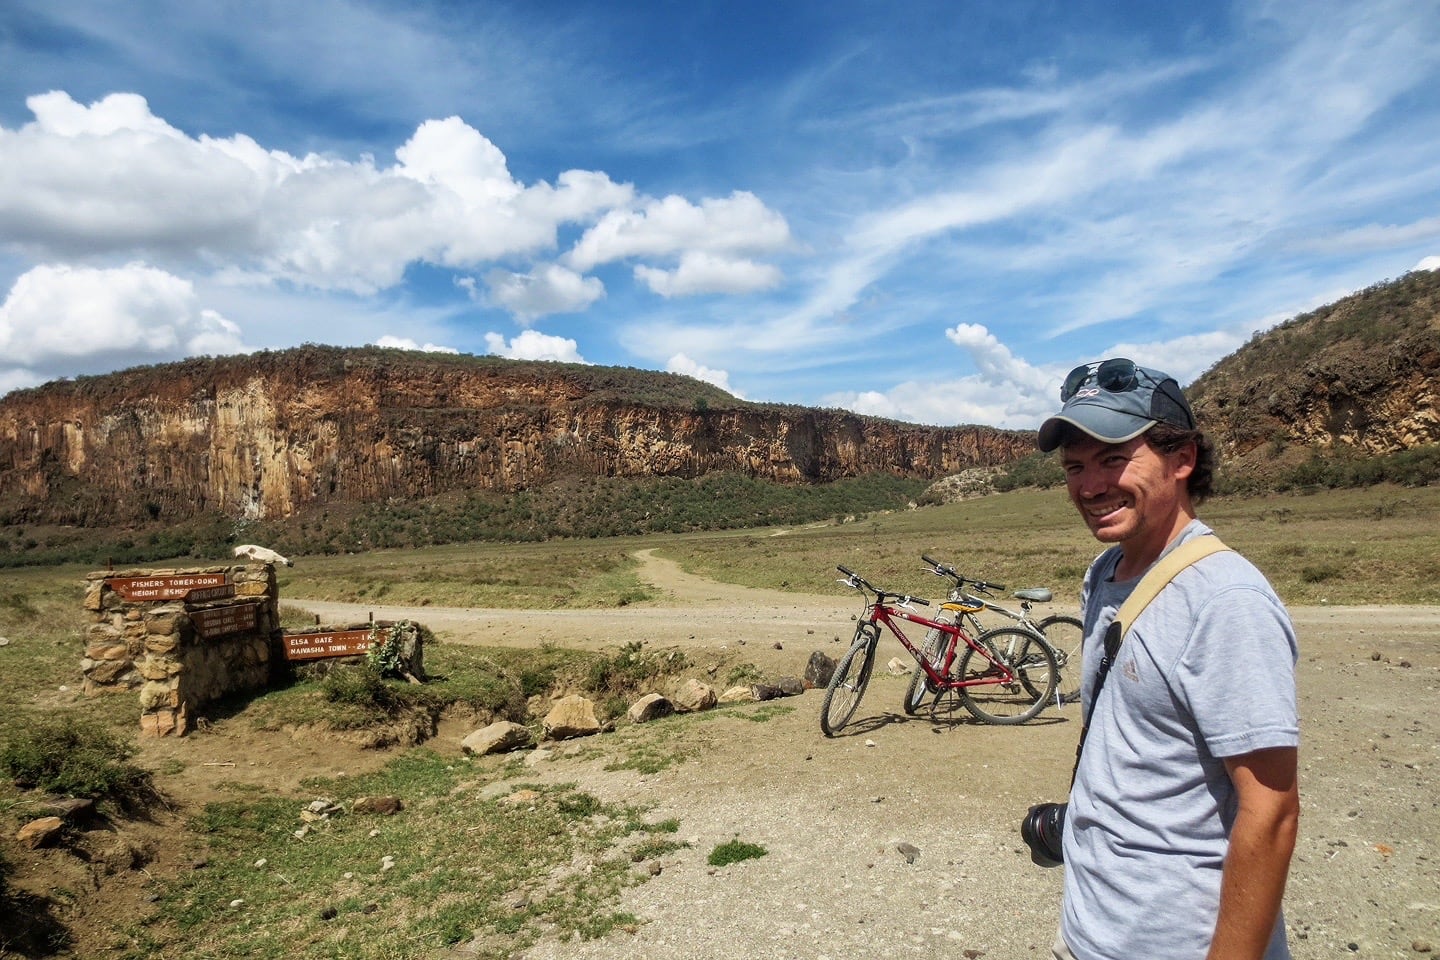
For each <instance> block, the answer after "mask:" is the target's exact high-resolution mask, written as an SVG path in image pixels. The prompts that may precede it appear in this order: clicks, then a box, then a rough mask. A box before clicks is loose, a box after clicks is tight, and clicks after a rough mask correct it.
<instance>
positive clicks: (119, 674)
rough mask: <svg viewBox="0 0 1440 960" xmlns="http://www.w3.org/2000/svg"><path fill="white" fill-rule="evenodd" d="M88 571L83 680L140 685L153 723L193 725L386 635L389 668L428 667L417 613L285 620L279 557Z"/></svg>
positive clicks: (161, 732) (417, 674) (384, 660)
mask: <svg viewBox="0 0 1440 960" xmlns="http://www.w3.org/2000/svg"><path fill="white" fill-rule="evenodd" d="M86 580H87V588H86V591H85V609H86V610H87V611H88V612H89V615H90V625H89V626H88V627H87V628H86V645H85V657H84V660H83V661H82V662H81V671H82V673H83V674H84V681H83V685H82V689H83V690H84V692H85V693H86V695H88V696H97V695H100V694H103V693H107V692H110V691H115V690H129V691H134V690H137V689H138V690H139V692H140V727H141V730H142V731H143V732H145V733H150V734H153V735H156V736H167V735H171V734H175V735H184V734H185V733H186V732H187V731H188V730H189V728H190V726H191V725H192V724H193V723H194V721H195V718H196V717H197V716H198V711H199V709H200V708H201V707H203V706H204V705H205V704H207V703H211V702H213V701H216V700H219V699H221V698H224V697H228V696H232V695H234V694H237V693H252V692H256V691H260V690H263V689H265V688H266V687H268V686H269V685H270V683H271V682H272V680H274V679H275V677H276V676H277V675H280V674H282V673H283V672H284V671H286V670H288V669H289V668H290V665H292V664H295V665H300V664H304V663H307V662H313V661H325V660H334V661H339V660H342V659H346V658H349V659H356V658H365V657H367V656H369V655H370V654H371V650H372V647H376V645H377V643H378V644H379V647H378V650H379V651H380V653H382V654H383V656H381V657H380V658H379V660H380V665H381V666H382V668H383V669H386V670H387V671H389V672H392V673H394V674H396V675H399V676H403V677H406V678H409V679H411V680H417V681H418V680H420V679H423V677H424V668H423V663H422V659H421V658H422V651H421V636H422V634H423V633H424V631H423V629H422V628H420V627H419V626H418V625H416V624H413V623H411V622H410V621H400V622H399V623H389V622H381V623H369V624H358V625H347V626H345V627H343V628H339V629H336V628H333V627H331V628H327V627H320V626H316V627H314V628H310V629H305V630H297V631H294V632H290V631H285V630H282V629H281V628H280V616H279V605H280V598H279V591H278V588H277V587H276V583H275V567H274V565H273V564H270V563H243V564H235V565H232V566H223V567H207V568H204V569H201V570H145V571H142V570H129V571H124V572H121V573H115V572H112V571H104V572H99V573H91V574H89V575H88V576H87V577H86ZM377 638H380V639H379V640H377Z"/></svg>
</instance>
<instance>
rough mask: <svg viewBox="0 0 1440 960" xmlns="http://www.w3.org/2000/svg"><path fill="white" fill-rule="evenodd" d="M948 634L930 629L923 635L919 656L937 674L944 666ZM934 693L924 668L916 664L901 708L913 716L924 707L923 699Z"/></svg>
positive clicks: (933, 687)
mask: <svg viewBox="0 0 1440 960" xmlns="http://www.w3.org/2000/svg"><path fill="white" fill-rule="evenodd" d="M950 636H951V635H950V634H948V633H945V632H944V631H943V630H936V629H935V628H934V627H931V628H930V630H929V632H927V633H926V634H925V642H924V643H923V644H921V645H920V656H921V657H923V658H924V660H925V662H926V663H928V664H930V667H931V669H933V670H934V671H935V672H936V673H939V672H940V671H941V669H943V668H944V666H945V648H946V647H947V646H948V645H949V644H948V643H947V641H948V640H949V639H950ZM934 692H935V685H934V684H932V683H931V682H930V678H929V677H928V676H926V674H925V668H924V667H922V666H920V665H919V664H918V663H917V664H916V665H915V672H914V673H912V674H911V675H910V686H908V687H906V688H905V701H904V703H903V704H902V706H903V707H904V708H905V712H906V713H908V714H910V715H911V716H914V715H915V714H917V713H919V712H920V708H921V707H923V706H925V698H926V697H928V696H930V695H931V694H933V693H934Z"/></svg>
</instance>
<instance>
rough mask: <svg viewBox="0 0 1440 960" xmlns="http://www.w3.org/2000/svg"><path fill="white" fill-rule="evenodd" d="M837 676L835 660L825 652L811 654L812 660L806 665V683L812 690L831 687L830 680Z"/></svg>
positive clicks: (817, 651)
mask: <svg viewBox="0 0 1440 960" xmlns="http://www.w3.org/2000/svg"><path fill="white" fill-rule="evenodd" d="M833 676H835V659H834V658H833V657H831V656H829V655H828V654H826V653H825V652H824V651H823V650H816V651H815V652H814V653H812V654H810V660H809V662H808V663H806V664H805V683H806V685H807V686H809V687H810V688H811V689H815V690H818V689H820V688H822V687H828V686H830V678H831V677H833Z"/></svg>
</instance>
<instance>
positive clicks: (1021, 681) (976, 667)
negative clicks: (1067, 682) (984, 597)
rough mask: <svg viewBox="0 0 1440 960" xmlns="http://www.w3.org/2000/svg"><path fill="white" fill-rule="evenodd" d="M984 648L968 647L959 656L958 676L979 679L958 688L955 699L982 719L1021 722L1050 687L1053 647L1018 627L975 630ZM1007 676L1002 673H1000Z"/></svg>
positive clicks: (1043, 699) (1047, 694)
mask: <svg viewBox="0 0 1440 960" xmlns="http://www.w3.org/2000/svg"><path fill="white" fill-rule="evenodd" d="M978 642H979V644H980V645H981V646H982V647H983V648H984V650H985V652H984V653H981V652H980V651H977V650H976V649H975V648H973V647H971V648H969V649H967V650H966V651H965V655H964V656H963V657H961V659H960V669H959V673H958V677H959V679H960V680H962V681H966V680H971V681H979V682H977V683H975V685H973V686H968V687H961V688H960V702H961V703H962V704H964V705H965V709H966V710H969V711H970V712H971V713H972V714H974V715H975V718H976V719H977V720H983V721H984V722H986V723H1000V724H1010V723H1024V722H1025V721H1026V720H1029V719H1030V718H1031V717H1033V716H1035V715H1036V714H1038V713H1039V712H1040V711H1041V710H1044V709H1045V704H1046V702H1048V701H1049V699H1050V695H1051V694H1052V693H1053V692H1054V691H1055V679H1056V678H1055V674H1056V668H1055V651H1053V650H1051V649H1050V645H1049V644H1048V643H1046V642H1045V640H1044V639H1043V638H1041V637H1038V636H1036V635H1035V634H1033V633H1031V632H1030V631H1029V630H1024V629H1022V628H1020V627H998V628H997V629H994V630H991V631H989V632H987V633H984V634H981V635H980V638H979V640H978ZM1007 669H1008V673H1009V676H1010V679H1008V680H1007V679H1006V673H1007Z"/></svg>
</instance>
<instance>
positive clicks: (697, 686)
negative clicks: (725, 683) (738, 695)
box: [673, 679, 719, 713]
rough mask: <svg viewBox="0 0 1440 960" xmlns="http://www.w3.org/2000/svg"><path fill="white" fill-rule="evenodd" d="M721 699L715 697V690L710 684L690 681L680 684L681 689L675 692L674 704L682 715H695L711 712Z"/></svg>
mask: <svg viewBox="0 0 1440 960" xmlns="http://www.w3.org/2000/svg"><path fill="white" fill-rule="evenodd" d="M718 700H719V697H717V696H716V695H715V688H714V687H712V686H710V685H709V684H708V683H702V682H701V681H699V680H695V679H690V680H686V681H685V682H684V683H682V684H680V689H678V690H676V691H675V696H674V697H673V702H674V704H675V709H676V710H678V711H680V712H681V713H694V712H695V711H697V710H709V709H710V708H711V707H713V706H715V704H716V702H717V701H718Z"/></svg>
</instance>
